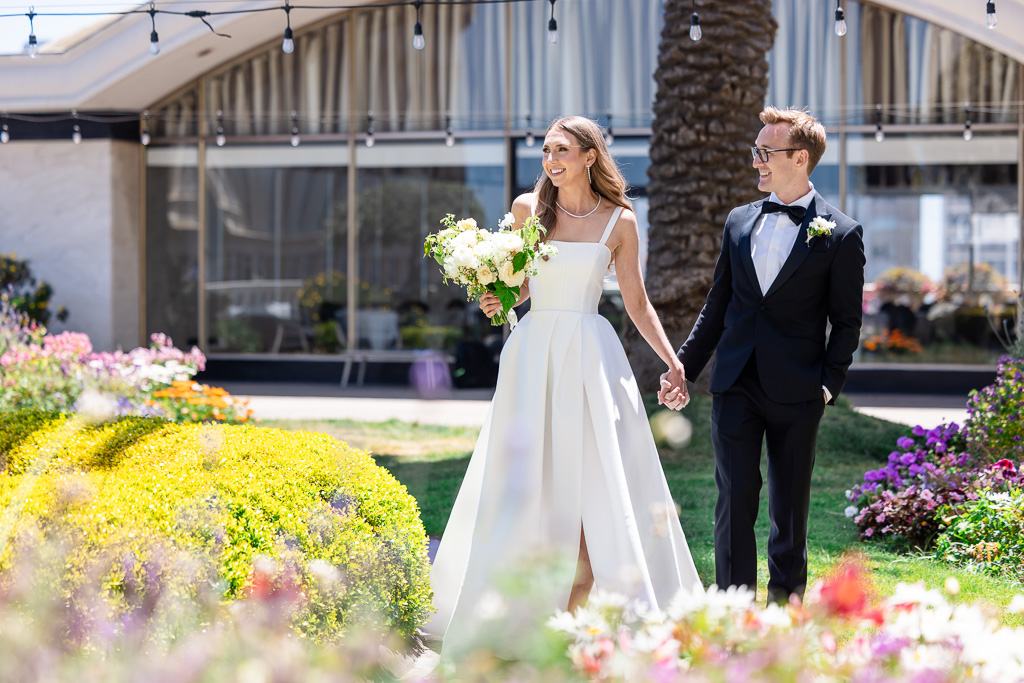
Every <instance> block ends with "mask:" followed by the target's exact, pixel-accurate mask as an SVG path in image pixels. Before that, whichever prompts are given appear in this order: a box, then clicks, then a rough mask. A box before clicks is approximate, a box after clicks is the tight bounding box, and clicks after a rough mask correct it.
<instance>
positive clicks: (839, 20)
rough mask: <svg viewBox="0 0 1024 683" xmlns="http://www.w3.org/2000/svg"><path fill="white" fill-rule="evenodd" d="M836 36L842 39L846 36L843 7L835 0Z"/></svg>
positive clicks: (838, 0)
mask: <svg viewBox="0 0 1024 683" xmlns="http://www.w3.org/2000/svg"><path fill="white" fill-rule="evenodd" d="M835 30H836V35H837V36H839V37H840V38H842V37H843V36H845V35H846V13H845V12H843V6H842V5H841V4H840V0H836V27H835Z"/></svg>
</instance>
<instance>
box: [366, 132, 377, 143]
mask: <svg viewBox="0 0 1024 683" xmlns="http://www.w3.org/2000/svg"><path fill="white" fill-rule="evenodd" d="M376 142H377V140H376V139H375V138H374V137H373V131H372V130H368V131H366V146H367V147H373V145H374V143H376Z"/></svg>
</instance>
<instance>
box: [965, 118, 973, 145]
mask: <svg viewBox="0 0 1024 683" xmlns="http://www.w3.org/2000/svg"><path fill="white" fill-rule="evenodd" d="M973 137H974V131H972V130H971V122H970V121H965V122H964V141H965V142H970V141H971V138H973Z"/></svg>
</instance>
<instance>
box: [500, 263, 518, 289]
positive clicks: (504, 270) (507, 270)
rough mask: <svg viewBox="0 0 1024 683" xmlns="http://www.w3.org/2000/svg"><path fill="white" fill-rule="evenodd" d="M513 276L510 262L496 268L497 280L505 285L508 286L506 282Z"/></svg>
mask: <svg viewBox="0 0 1024 683" xmlns="http://www.w3.org/2000/svg"><path fill="white" fill-rule="evenodd" d="M513 275H515V273H514V272H513V268H512V262H511V261H505V262H504V263H502V264H501V265H499V266H498V278H499V279H500V280H501V281H502V282H504V283H505V284H506V285H507V284H509V282H508V281H509V280H511V279H512V276H513Z"/></svg>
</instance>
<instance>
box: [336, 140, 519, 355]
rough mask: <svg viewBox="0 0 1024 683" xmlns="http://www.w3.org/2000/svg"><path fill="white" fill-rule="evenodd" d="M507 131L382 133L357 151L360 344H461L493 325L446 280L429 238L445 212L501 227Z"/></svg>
mask: <svg viewBox="0 0 1024 683" xmlns="http://www.w3.org/2000/svg"><path fill="white" fill-rule="evenodd" d="M505 156H506V154H505V143H504V141H502V140H475V141H466V142H457V143H456V144H455V145H453V146H452V147H447V146H444V145H443V144H438V143H436V142H434V143H390V144H386V143H382V142H381V143H377V145H375V146H374V147H372V148H366V147H364V146H363V147H360V148H359V150H358V155H357V165H358V176H357V178H358V183H357V184H358V188H359V189H358V192H359V194H358V198H357V203H356V206H357V224H358V233H357V238H356V241H357V245H358V278H359V279H358V285H359V299H358V301H359V309H358V311H357V319H356V329H357V331H358V342H357V343H358V345H359V346H360V347H361V348H373V349H389V348H433V349H449V350H452V349H455V347H456V346H457V345H458V343H459V342H460V341H462V340H466V339H468V340H484V341H490V340H489V339H486V338H487V337H490V336H491V335H493V334H496V333H497V331H498V328H491V327H490V324H489V322H488V321H487V320H486V318H484V317H483V314H482V313H480V311H479V308H478V307H477V305H476V303H475V302H467V301H466V295H465V292H464V290H463V289H462V288H460V287H457V286H455V285H446V284H444V282H443V281H442V277H441V270H440V268H439V266H438V265H437V263H436V262H434V260H433V259H431V258H428V257H424V255H423V241H424V239H426V236H427V235H428V234H430V233H431V232H436V231H438V230H440V229H441V227H440V220H441V218H442V217H443V216H444V215H445V214H448V213H451V214H454V215H455V217H456V218H457V219H459V218H469V217H471V218H474V219H476V221H477V224H478V225H479V226H481V227H486V228H488V229H491V230H496V229H497V225H498V221H499V220H501V218H502V216H504V214H505V212H506V211H507V210H508V207H506V206H505Z"/></svg>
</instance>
